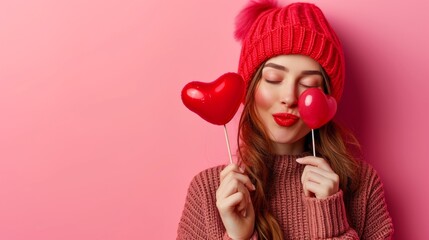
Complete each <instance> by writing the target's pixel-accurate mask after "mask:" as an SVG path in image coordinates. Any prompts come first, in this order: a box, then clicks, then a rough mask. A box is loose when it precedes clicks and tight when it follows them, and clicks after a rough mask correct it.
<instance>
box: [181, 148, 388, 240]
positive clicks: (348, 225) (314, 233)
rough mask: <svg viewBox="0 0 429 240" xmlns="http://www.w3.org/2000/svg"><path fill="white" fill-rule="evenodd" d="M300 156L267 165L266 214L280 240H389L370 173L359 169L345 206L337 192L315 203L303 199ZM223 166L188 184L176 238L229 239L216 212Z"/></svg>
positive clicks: (380, 198) (384, 210) (374, 176)
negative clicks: (273, 219)
mask: <svg viewBox="0 0 429 240" xmlns="http://www.w3.org/2000/svg"><path fill="white" fill-rule="evenodd" d="M297 157H300V156H278V157H277V158H276V159H275V160H274V163H273V166H274V168H273V173H272V174H273V183H272V185H271V189H270V191H269V193H270V194H269V196H268V199H269V203H270V209H269V210H270V211H271V212H272V213H273V215H274V216H275V217H276V219H277V220H278V222H279V224H280V227H281V229H282V230H283V234H284V237H285V239H328V238H334V239H335V238H340V239H389V238H390V237H391V236H392V234H393V225H392V219H391V218H390V216H389V212H388V210H387V206H386V202H385V199H384V191H383V186H382V183H381V181H380V178H379V177H378V175H377V173H376V172H375V170H374V169H373V168H372V167H371V166H370V165H368V164H367V163H365V162H361V163H360V165H361V167H360V170H359V172H360V174H359V176H360V186H359V188H358V189H357V191H356V192H355V193H354V194H353V195H352V196H350V197H349V198H347V199H348V200H347V201H345V200H344V199H345V198H344V197H343V192H342V191H341V190H340V191H339V192H338V193H336V194H334V195H332V196H330V197H328V198H327V199H323V200H319V199H315V198H309V197H305V196H304V194H303V189H302V184H301V175H302V172H303V170H304V165H301V164H298V163H297V162H296V161H295V160H296V158H297ZM223 168H224V166H218V167H214V168H210V169H207V170H205V171H202V172H201V173H199V174H198V175H196V176H195V177H194V179H193V180H192V182H191V184H190V187H189V190H188V194H187V197H186V202H185V207H184V210H183V213H182V217H181V219H180V223H179V228H178V231H177V239H229V238H228V235H227V234H226V232H225V231H226V230H225V228H224V226H223V223H222V220H221V218H220V216H219V212H218V210H217V208H216V190H217V188H218V187H219V184H220V180H219V174H220V172H221V171H222V169H223Z"/></svg>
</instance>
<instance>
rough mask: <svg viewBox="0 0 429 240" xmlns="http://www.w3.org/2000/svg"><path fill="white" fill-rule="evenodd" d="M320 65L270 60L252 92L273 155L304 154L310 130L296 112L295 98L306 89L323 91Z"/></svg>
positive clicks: (294, 58)
mask: <svg viewBox="0 0 429 240" xmlns="http://www.w3.org/2000/svg"><path fill="white" fill-rule="evenodd" d="M323 82H324V81H323V75H322V72H321V67H320V65H319V64H318V63H317V62H316V61H314V60H313V59H312V58H310V57H307V56H304V55H280V56H277V57H274V58H271V59H269V60H268V61H267V62H266V63H265V65H264V67H263V69H262V76H261V79H259V82H258V85H257V86H256V89H255V108H256V112H257V114H258V117H259V119H260V120H261V122H262V124H263V125H264V127H265V130H266V131H267V133H268V134H269V137H270V140H271V141H272V142H273V144H274V147H275V151H276V154H300V153H302V152H303V151H304V142H305V138H304V137H305V135H307V134H308V133H309V132H310V130H311V129H309V128H308V127H307V126H306V125H305V123H304V122H303V121H302V120H301V118H300V115H299V112H298V97H299V96H300V95H301V93H302V92H304V91H305V90H306V89H308V88H320V89H323Z"/></svg>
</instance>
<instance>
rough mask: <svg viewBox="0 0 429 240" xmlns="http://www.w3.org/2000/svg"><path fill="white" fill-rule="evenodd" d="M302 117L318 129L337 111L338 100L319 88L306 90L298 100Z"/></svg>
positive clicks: (311, 126)
mask: <svg viewBox="0 0 429 240" xmlns="http://www.w3.org/2000/svg"><path fill="white" fill-rule="evenodd" d="M298 111H299V114H300V115H301V119H302V120H303V121H304V122H305V124H307V126H309V127H310V128H311V129H317V128H319V127H321V126H323V125H324V124H326V123H327V122H329V120H331V119H332V118H333V117H334V115H335V113H336V111H337V102H336V101H335V99H334V98H333V97H331V96H327V95H325V94H324V93H323V91H322V90H321V89H319V88H309V89H307V90H305V91H304V92H303V93H302V94H301V96H299V100H298Z"/></svg>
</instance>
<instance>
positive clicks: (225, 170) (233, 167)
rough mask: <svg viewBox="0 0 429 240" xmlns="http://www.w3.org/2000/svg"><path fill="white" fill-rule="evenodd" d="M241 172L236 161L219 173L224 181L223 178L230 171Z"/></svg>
mask: <svg viewBox="0 0 429 240" xmlns="http://www.w3.org/2000/svg"><path fill="white" fill-rule="evenodd" d="M233 171H235V172H239V167H238V165H237V164H235V163H231V164H229V165H228V166H226V167H225V168H224V169H223V170H222V171H221V172H220V174H219V179H220V181H223V179H224V178H225V177H226V176H227V175H228V174H229V173H230V172H233Z"/></svg>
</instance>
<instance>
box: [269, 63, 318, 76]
mask: <svg viewBox="0 0 429 240" xmlns="http://www.w3.org/2000/svg"><path fill="white" fill-rule="evenodd" d="M265 67H270V68H274V69H277V70H281V71H285V72H289V69H288V68H287V67H285V66H282V65H279V64H275V63H266V64H265V65H264V68H265ZM301 74H302V75H320V76H322V77H323V74H322V72H321V71H319V70H304V71H302V72H301Z"/></svg>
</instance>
